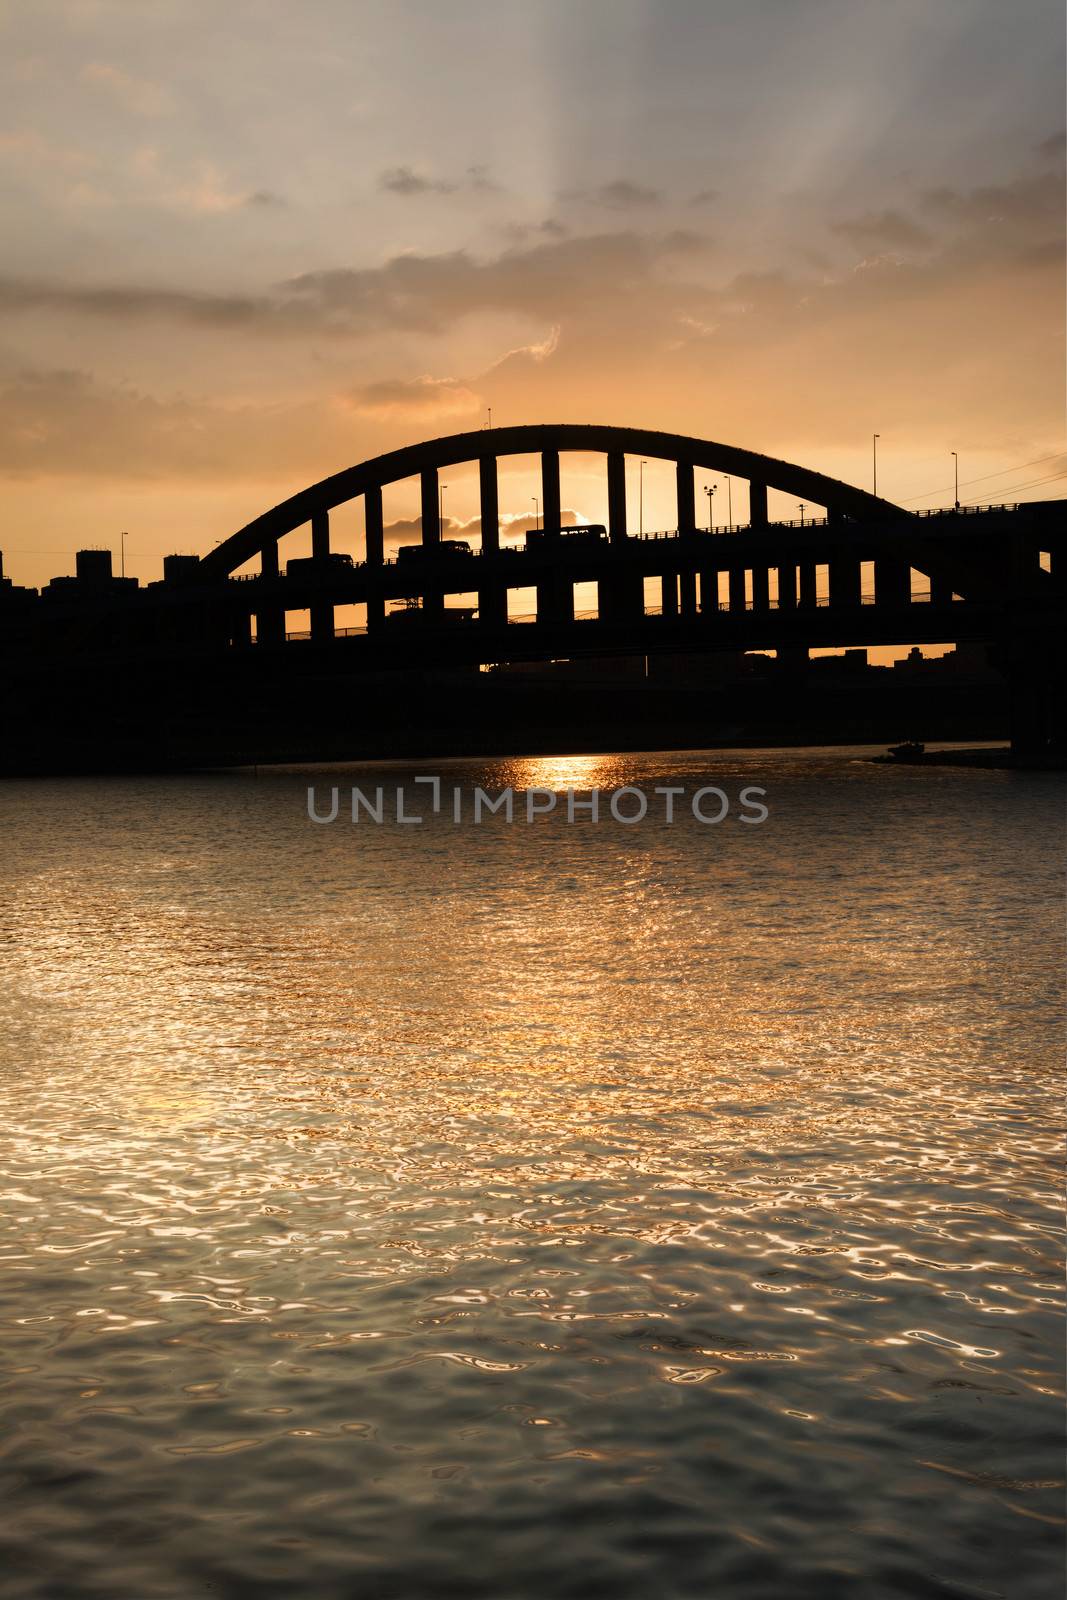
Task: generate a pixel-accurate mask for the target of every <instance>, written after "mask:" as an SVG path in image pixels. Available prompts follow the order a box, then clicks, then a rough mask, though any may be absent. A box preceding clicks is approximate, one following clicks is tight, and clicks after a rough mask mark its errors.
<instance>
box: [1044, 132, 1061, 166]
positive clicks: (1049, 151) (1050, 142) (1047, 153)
mask: <svg viewBox="0 0 1067 1600" xmlns="http://www.w3.org/2000/svg"><path fill="white" fill-rule="evenodd" d="M1037 151H1038V155H1040V156H1043V157H1044V159H1045V160H1046V161H1059V162H1062V161H1063V158H1064V155H1065V154H1067V133H1054V134H1051V135H1050V136H1049V138H1047V139H1042V141H1041V143H1040V144H1039V145H1038V147H1037Z"/></svg>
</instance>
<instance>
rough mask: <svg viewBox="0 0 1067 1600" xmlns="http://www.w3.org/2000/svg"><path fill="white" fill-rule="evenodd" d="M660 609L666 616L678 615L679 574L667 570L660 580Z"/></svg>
mask: <svg viewBox="0 0 1067 1600" xmlns="http://www.w3.org/2000/svg"><path fill="white" fill-rule="evenodd" d="M659 587H660V609H661V610H662V612H663V615H664V616H665V617H676V616H677V615H678V574H677V573H676V572H665V573H664V574H663V576H662V578H661V579H660V580H659Z"/></svg>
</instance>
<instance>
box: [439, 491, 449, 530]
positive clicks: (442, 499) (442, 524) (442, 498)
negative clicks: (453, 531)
mask: <svg viewBox="0 0 1067 1600" xmlns="http://www.w3.org/2000/svg"><path fill="white" fill-rule="evenodd" d="M447 488H448V484H447V483H442V484H441V485H440V486H439V488H438V493H437V524H438V527H437V531H438V534H442V533H444V531H445V490H446V489H447Z"/></svg>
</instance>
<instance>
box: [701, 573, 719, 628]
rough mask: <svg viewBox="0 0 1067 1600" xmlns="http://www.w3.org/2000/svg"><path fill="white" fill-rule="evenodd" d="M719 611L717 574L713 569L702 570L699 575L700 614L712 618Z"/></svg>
mask: <svg viewBox="0 0 1067 1600" xmlns="http://www.w3.org/2000/svg"><path fill="white" fill-rule="evenodd" d="M718 609H719V574H718V573H717V572H716V570H715V568H714V567H711V568H707V567H705V568H703V569H702V570H701V573H700V613H701V615H702V616H705V617H713V616H714V615H715V613H716V612H717V611H718Z"/></svg>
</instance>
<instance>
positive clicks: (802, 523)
mask: <svg viewBox="0 0 1067 1600" xmlns="http://www.w3.org/2000/svg"><path fill="white" fill-rule="evenodd" d="M797 510H798V511H799V512H800V526H801V527H803V526H804V501H803V500H801V501H800V503H799V505H798V506H797Z"/></svg>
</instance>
